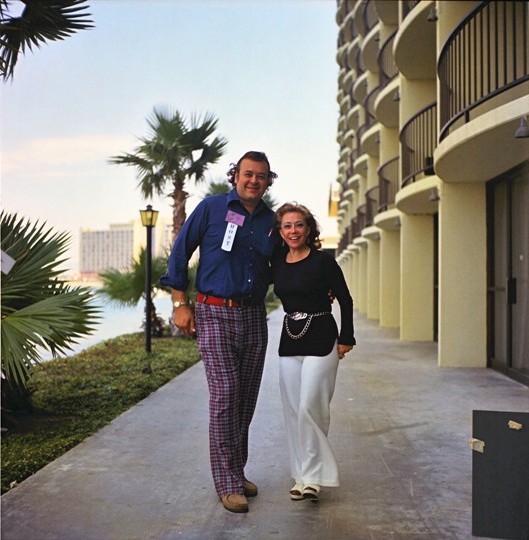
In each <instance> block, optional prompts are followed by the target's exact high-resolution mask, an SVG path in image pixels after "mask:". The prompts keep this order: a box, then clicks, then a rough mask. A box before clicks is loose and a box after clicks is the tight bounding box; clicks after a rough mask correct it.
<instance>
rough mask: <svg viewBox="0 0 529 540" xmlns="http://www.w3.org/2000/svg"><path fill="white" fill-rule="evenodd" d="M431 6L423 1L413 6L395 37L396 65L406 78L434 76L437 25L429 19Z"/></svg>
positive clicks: (432, 78) (430, 77) (432, 77)
mask: <svg viewBox="0 0 529 540" xmlns="http://www.w3.org/2000/svg"><path fill="white" fill-rule="evenodd" d="M404 3H405V2H404ZM431 5H432V3H431V2H424V1H423V2H420V3H418V4H416V5H414V7H413V9H412V10H411V11H410V12H409V13H408V14H407V15H406V17H405V19H403V21H402V24H401V25H400V26H399V30H398V32H397V35H396V36H395V44H394V47H393V51H394V55H395V63H396V65H397V67H398V69H399V71H400V72H401V74H402V75H404V77H406V78H407V79H430V80H434V79H435V77H436V73H435V65H436V62H435V61H436V25H435V23H434V22H430V21H429V20H428V16H429V8H430V7H431Z"/></svg>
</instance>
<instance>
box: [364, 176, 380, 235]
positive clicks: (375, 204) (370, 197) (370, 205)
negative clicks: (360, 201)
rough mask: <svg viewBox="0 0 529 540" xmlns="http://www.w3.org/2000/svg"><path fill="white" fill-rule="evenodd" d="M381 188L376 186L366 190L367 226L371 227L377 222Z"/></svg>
mask: <svg viewBox="0 0 529 540" xmlns="http://www.w3.org/2000/svg"><path fill="white" fill-rule="evenodd" d="M379 192H380V189H379V186H374V187H372V188H370V189H368V190H367V191H366V227H371V225H373V224H374V222H375V216H376V215H377V214H378V208H379V205H380V194H379Z"/></svg>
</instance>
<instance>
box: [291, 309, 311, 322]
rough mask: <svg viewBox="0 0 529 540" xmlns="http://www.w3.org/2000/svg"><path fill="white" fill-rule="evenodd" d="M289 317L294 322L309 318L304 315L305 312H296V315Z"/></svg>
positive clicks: (292, 314)
mask: <svg viewBox="0 0 529 540" xmlns="http://www.w3.org/2000/svg"><path fill="white" fill-rule="evenodd" d="M289 317H290V318H291V319H292V320H293V321H302V320H303V319H306V318H307V317H308V314H307V313H304V312H303V311H294V313H290V315H289Z"/></svg>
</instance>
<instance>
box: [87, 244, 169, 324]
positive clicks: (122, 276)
mask: <svg viewBox="0 0 529 540" xmlns="http://www.w3.org/2000/svg"><path fill="white" fill-rule="evenodd" d="M146 257H147V251H146V250H145V248H142V249H141V251H140V253H139V256H138V258H137V259H133V261H132V264H131V268H130V269H129V270H116V269H114V268H110V269H108V270H105V271H104V272H101V274H99V277H100V279H101V280H102V282H103V286H102V287H101V288H100V289H99V290H98V291H97V293H98V294H100V295H103V296H105V297H107V298H108V299H109V300H110V302H113V303H115V304H117V305H120V306H135V305H137V304H138V303H139V302H140V301H141V300H145V277H146V276H145V267H146V264H145V259H146ZM166 270H167V256H163V257H154V258H153V260H152V282H151V291H152V292H153V296H156V294H157V292H158V291H159V290H160V289H161V287H160V282H159V279H160V276H161V275H162V274H163V273H164V272H165V271H166ZM152 309H153V311H152V313H151V319H152V321H151V322H152V323H153V324H152V325H151V328H152V330H153V332H158V331H159V330H160V324H161V320H160V319H159V317H158V315H157V313H156V309H155V308H154V304H153V305H152ZM145 316H147V314H145ZM162 326H163V325H162Z"/></svg>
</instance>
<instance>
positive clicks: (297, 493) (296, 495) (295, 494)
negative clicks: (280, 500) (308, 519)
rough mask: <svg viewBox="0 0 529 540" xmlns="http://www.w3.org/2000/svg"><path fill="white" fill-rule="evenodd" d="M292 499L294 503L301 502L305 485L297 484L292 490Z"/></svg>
mask: <svg viewBox="0 0 529 540" xmlns="http://www.w3.org/2000/svg"><path fill="white" fill-rule="evenodd" d="M290 498H291V499H292V500H293V501H301V500H302V499H303V498H304V497H303V484H295V485H294V486H293V487H292V489H291V490H290Z"/></svg>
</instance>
